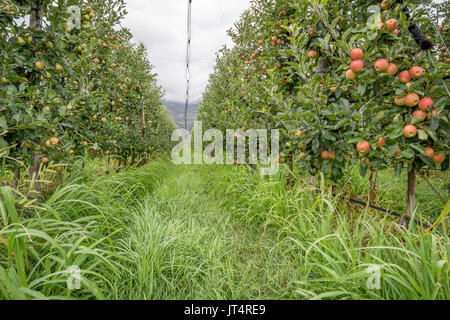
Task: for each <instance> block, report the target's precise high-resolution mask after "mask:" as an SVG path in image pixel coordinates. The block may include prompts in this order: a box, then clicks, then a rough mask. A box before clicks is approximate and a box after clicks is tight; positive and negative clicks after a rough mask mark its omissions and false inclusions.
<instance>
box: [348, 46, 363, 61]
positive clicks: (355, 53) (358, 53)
mask: <svg viewBox="0 0 450 320" xmlns="http://www.w3.org/2000/svg"><path fill="white" fill-rule="evenodd" d="M363 55H364V53H363V51H362V50H361V49H359V48H356V49H353V50H352V52H350V58H351V59H352V60H361V59H362V57H363Z"/></svg>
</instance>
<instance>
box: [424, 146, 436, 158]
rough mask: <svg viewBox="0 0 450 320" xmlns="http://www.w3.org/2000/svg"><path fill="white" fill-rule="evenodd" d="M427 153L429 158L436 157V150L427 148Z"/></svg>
mask: <svg viewBox="0 0 450 320" xmlns="http://www.w3.org/2000/svg"><path fill="white" fill-rule="evenodd" d="M425 153H426V155H427V157H430V158H433V157H434V149H433V148H430V147H426V148H425Z"/></svg>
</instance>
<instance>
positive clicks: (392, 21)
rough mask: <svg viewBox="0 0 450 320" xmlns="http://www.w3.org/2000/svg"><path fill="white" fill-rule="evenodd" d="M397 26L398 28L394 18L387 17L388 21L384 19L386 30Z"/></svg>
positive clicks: (392, 29) (391, 29)
mask: <svg viewBox="0 0 450 320" xmlns="http://www.w3.org/2000/svg"><path fill="white" fill-rule="evenodd" d="M397 28H398V23H397V20H396V19H389V20H388V21H386V29H387V30H388V31H394V30H395V29H397Z"/></svg>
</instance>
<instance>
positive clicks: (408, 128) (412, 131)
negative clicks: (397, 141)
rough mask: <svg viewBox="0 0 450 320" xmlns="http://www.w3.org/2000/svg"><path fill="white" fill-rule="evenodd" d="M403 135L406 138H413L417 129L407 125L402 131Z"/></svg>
mask: <svg viewBox="0 0 450 320" xmlns="http://www.w3.org/2000/svg"><path fill="white" fill-rule="evenodd" d="M403 134H404V135H405V137H406V138H414V137H415V136H416V135H417V128H416V126H413V125H412V124H409V125H407V126H406V127H405V128H404V129H403Z"/></svg>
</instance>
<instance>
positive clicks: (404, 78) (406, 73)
mask: <svg viewBox="0 0 450 320" xmlns="http://www.w3.org/2000/svg"><path fill="white" fill-rule="evenodd" d="M398 80H400V82H402V83H408V82H409V81H410V80H411V75H410V74H409V71H406V70H404V71H402V72H400V73H399V74H398Z"/></svg>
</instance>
